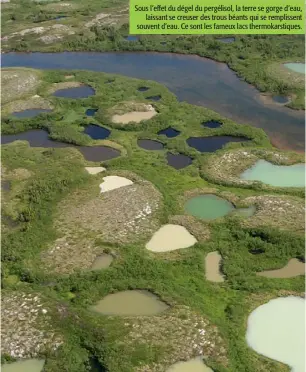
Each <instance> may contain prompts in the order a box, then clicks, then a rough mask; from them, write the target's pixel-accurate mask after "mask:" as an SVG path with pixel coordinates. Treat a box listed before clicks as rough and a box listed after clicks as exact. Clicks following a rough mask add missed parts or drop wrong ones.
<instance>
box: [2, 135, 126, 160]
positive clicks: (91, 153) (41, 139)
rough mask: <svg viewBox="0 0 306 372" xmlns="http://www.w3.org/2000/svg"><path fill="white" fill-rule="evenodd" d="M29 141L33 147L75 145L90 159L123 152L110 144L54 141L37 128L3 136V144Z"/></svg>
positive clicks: (108, 157) (113, 156)
mask: <svg viewBox="0 0 306 372" xmlns="http://www.w3.org/2000/svg"><path fill="white" fill-rule="evenodd" d="M18 140H19V141H28V142H29V144H30V146H31V147H44V148H66V147H74V148H76V149H77V150H79V151H80V152H81V153H82V154H83V156H84V158H85V159H86V160H89V161H103V160H110V159H113V158H117V157H118V156H120V155H121V152H120V151H119V150H117V149H114V148H112V147H108V146H76V145H73V144H69V143H64V142H58V141H53V140H51V139H50V138H49V135H48V132H46V131H44V130H41V129H37V130H29V131H27V132H23V133H18V134H7V135H2V136H1V144H2V145H4V144H7V143H11V142H14V141H18Z"/></svg>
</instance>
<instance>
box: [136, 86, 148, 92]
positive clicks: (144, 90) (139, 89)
mask: <svg viewBox="0 0 306 372" xmlns="http://www.w3.org/2000/svg"><path fill="white" fill-rule="evenodd" d="M149 89H150V88H148V87H139V88H138V89H137V90H138V92H146V91H147V90H149Z"/></svg>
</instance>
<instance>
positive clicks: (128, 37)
mask: <svg viewBox="0 0 306 372" xmlns="http://www.w3.org/2000/svg"><path fill="white" fill-rule="evenodd" d="M125 40H127V41H138V40H139V37H138V36H133V35H129V36H127V37H125Z"/></svg>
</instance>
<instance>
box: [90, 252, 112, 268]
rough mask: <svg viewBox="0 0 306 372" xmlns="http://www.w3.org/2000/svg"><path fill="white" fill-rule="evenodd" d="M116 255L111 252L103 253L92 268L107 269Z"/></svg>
mask: <svg viewBox="0 0 306 372" xmlns="http://www.w3.org/2000/svg"><path fill="white" fill-rule="evenodd" d="M113 260H114V257H113V256H112V255H111V254H101V255H100V256H98V257H96V259H95V260H94V262H93V264H92V266H91V270H102V269H107V268H108V267H109V266H110V264H111V263H112V262H113Z"/></svg>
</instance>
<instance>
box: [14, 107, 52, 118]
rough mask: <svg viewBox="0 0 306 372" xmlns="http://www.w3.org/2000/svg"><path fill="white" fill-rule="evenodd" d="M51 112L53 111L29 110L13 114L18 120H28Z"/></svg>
mask: <svg viewBox="0 0 306 372" xmlns="http://www.w3.org/2000/svg"><path fill="white" fill-rule="evenodd" d="M51 111H52V110H48V109H27V110H23V111H16V112H13V113H12V115H13V116H15V117H16V118H20V119H26V118H33V117H34V116H37V115H39V114H43V113H46V112H51Z"/></svg>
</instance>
